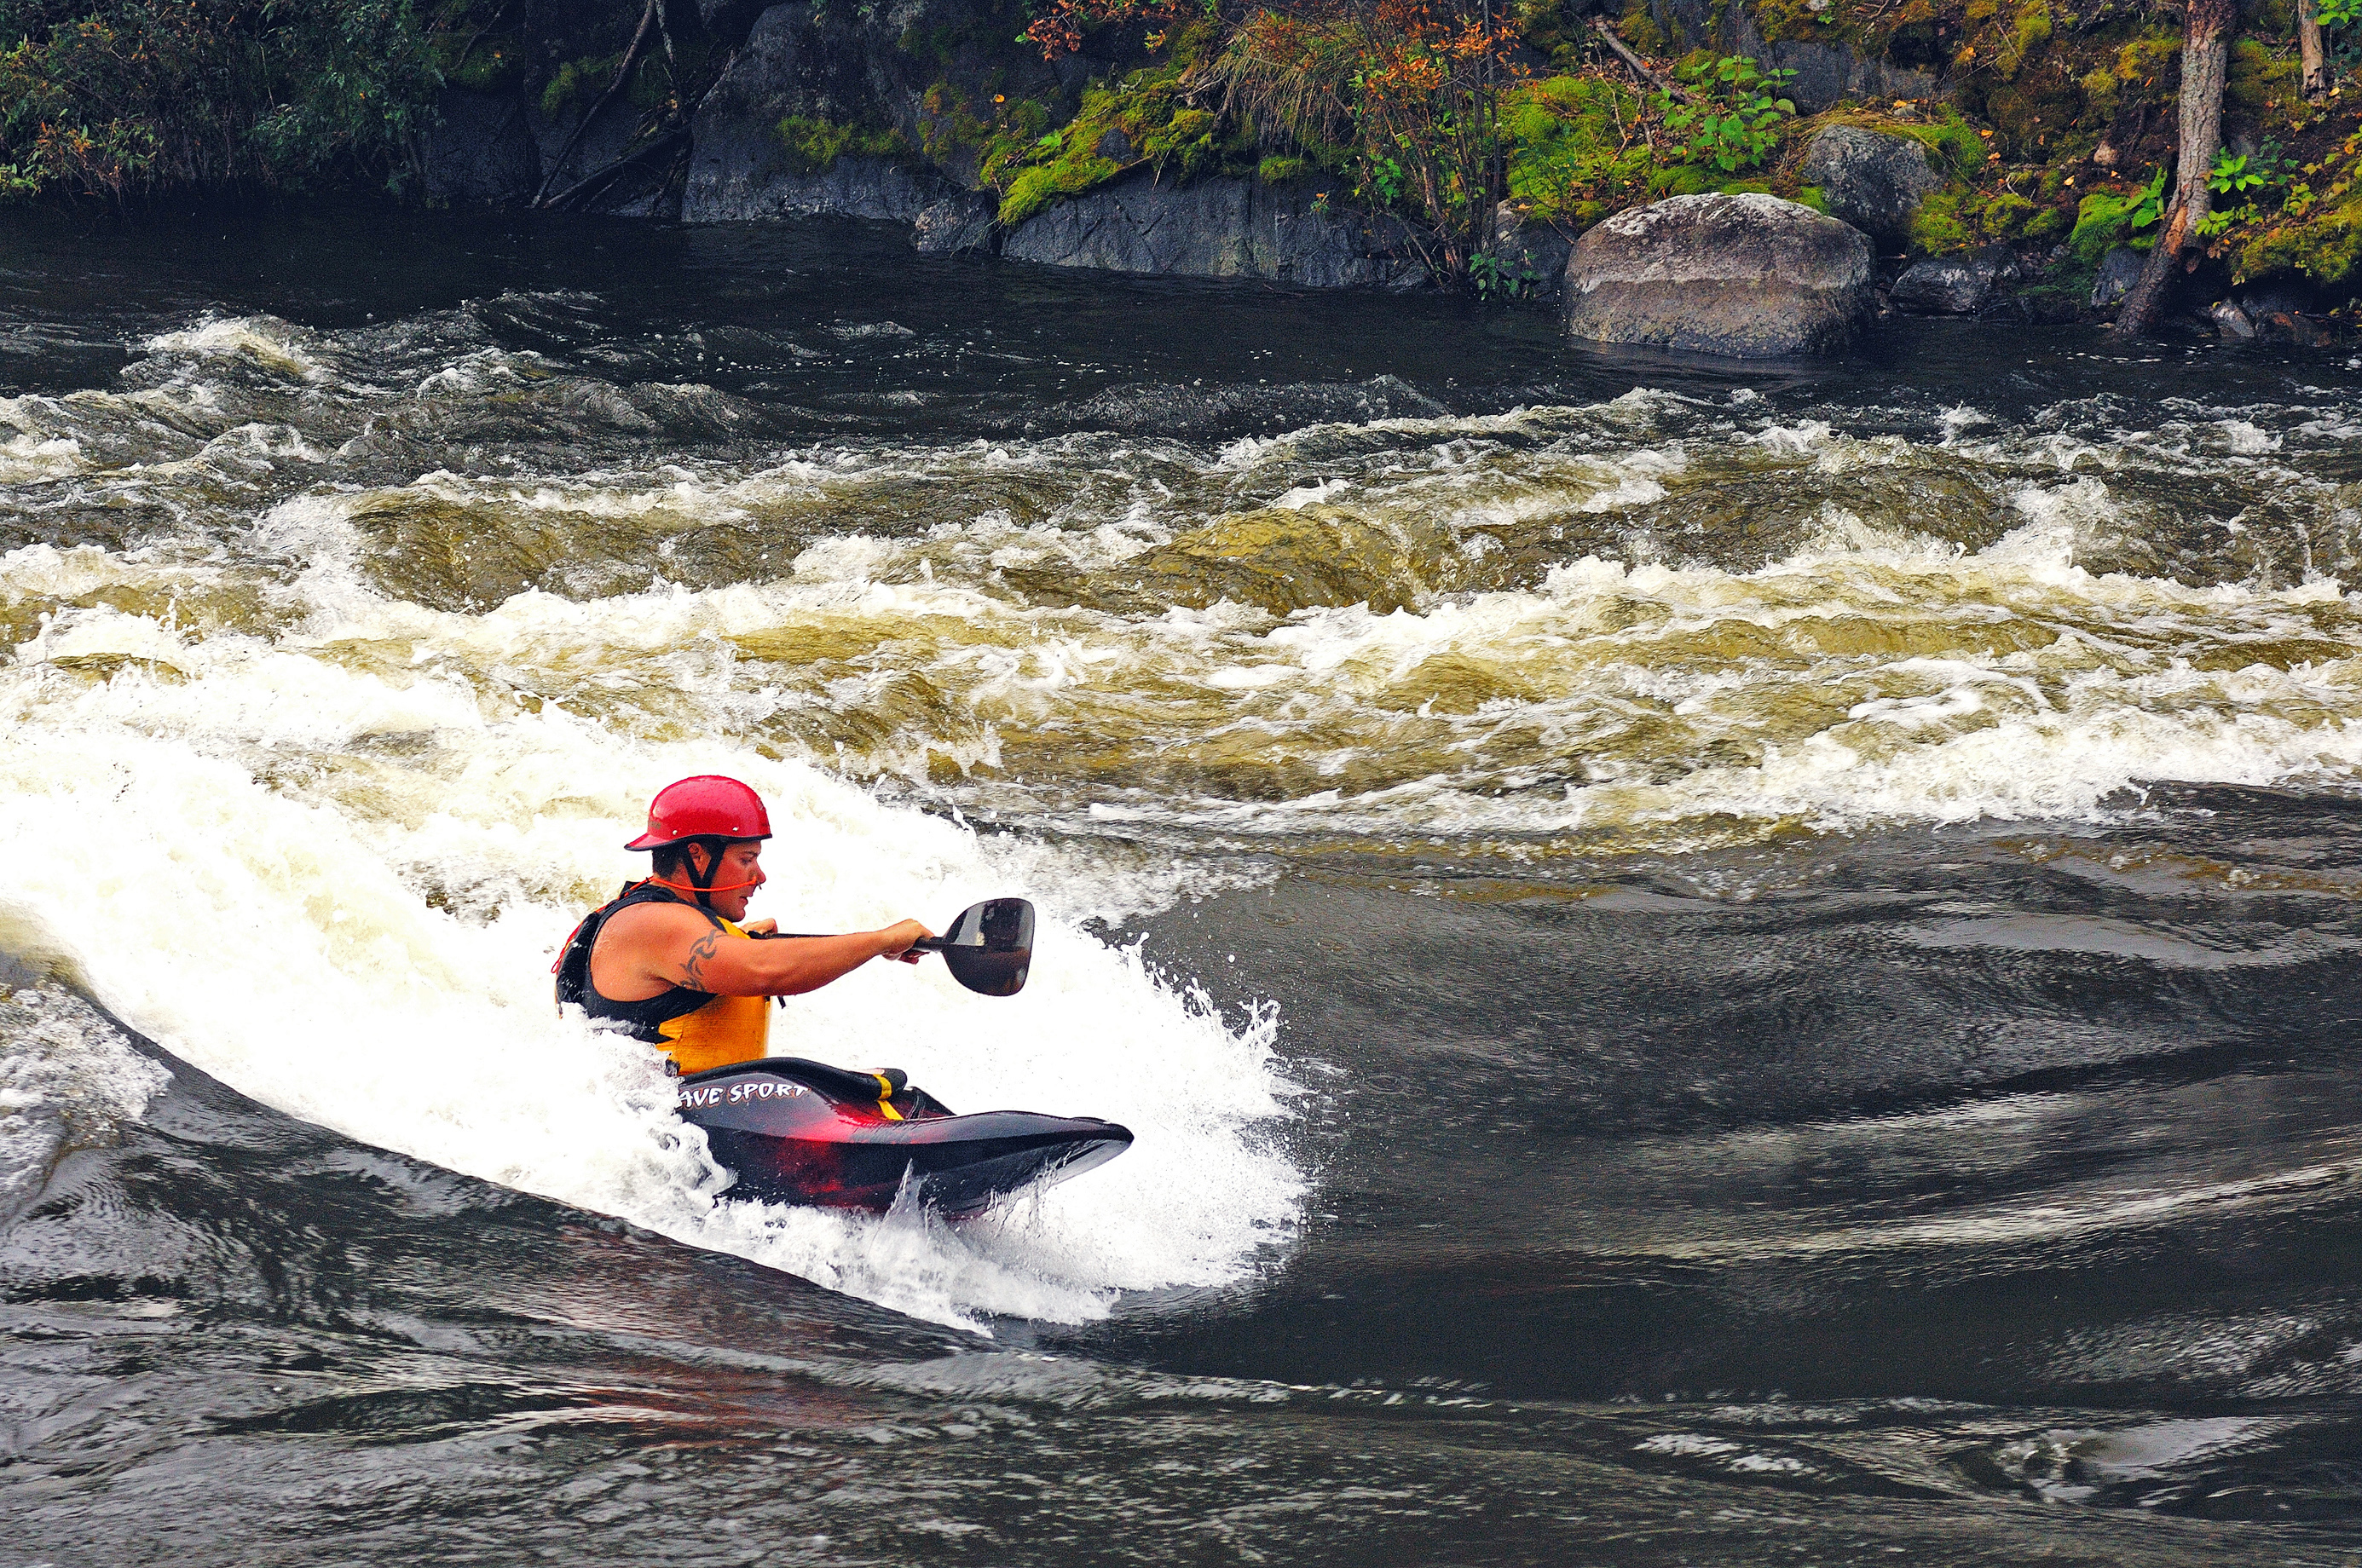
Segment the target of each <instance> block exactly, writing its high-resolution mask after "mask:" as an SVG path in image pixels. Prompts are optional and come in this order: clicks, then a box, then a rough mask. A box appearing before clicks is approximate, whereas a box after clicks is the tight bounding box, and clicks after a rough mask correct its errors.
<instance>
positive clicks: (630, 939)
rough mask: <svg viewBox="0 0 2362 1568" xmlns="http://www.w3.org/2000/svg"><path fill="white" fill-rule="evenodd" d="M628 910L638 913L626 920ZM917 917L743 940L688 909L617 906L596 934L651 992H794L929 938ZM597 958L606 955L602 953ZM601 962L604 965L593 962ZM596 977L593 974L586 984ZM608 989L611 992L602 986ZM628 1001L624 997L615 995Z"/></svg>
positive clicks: (642, 987)
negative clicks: (832, 933)
mask: <svg viewBox="0 0 2362 1568" xmlns="http://www.w3.org/2000/svg"><path fill="white" fill-rule="evenodd" d="M626 916H638V918H635V919H630V920H629V921H628V923H627V921H626V918H625V917H626ZM931 934H932V933H930V932H929V931H928V930H927V928H926V927H923V926H922V925H920V924H919V923H918V922H917V921H915V920H904V921H902V922H900V924H897V925H893V926H889V927H884V928H883V929H881V930H877V931H850V932H847V933H845V934H844V935H843V936H839V937H783V938H770V939H767V940H764V941H744V940H741V939H740V938H735V937H731V936H727V935H725V934H723V932H721V931H717V930H715V929H714V928H713V927H712V925H711V924H710V923H709V922H708V921H706V919H705V918H704V917H703V916H700V915H698V914H697V913H695V912H694V911H692V910H688V909H679V908H671V909H668V908H665V907H662V906H661V905H655V906H651V905H640V906H639V907H636V908H633V909H627V910H624V911H623V912H622V914H621V915H619V916H617V917H616V919H615V920H614V921H613V924H611V926H610V927H609V928H608V930H607V931H606V932H604V933H602V936H601V939H600V946H601V948H602V949H604V948H606V947H607V946H608V944H609V943H610V942H613V944H615V946H616V948H618V949H619V950H618V951H617V952H615V953H614V954H613V957H614V958H615V959H619V960H621V961H620V964H619V965H618V967H621V968H624V969H625V970H627V971H628V972H629V973H630V974H631V975H632V976H633V977H634V979H635V980H636V981H641V982H642V983H641V984H639V985H635V986H634V987H633V988H632V989H635V990H643V991H646V992H648V993H649V994H654V993H655V992H656V991H657V989H659V988H661V987H662V986H666V985H685V986H688V987H690V989H691V990H694V991H702V992H708V993H709V994H712V995H715V996H800V995H802V994H803V993H804V992H808V991H817V990H818V989H820V988H821V987H822V986H823V985H826V984H828V983H829V981H833V980H836V979H839V978H841V977H843V976H844V975H847V974H850V973H851V972H852V971H853V970H856V969H859V968H860V967H861V966H862V965H863V964H866V963H867V962H868V961H869V960H870V959H877V958H888V957H899V956H900V955H901V954H903V953H905V952H907V951H908V950H909V948H910V946H911V943H912V942H915V941H917V940H918V939H919V938H922V937H925V936H929V935H931ZM598 956H599V957H600V958H602V959H603V958H606V957H608V956H609V955H608V954H607V953H606V952H605V951H603V950H602V952H601V953H600V954H599V955H598ZM598 967H600V968H604V967H605V966H604V965H600V966H598ZM597 982H598V976H597V975H595V974H594V975H593V976H592V983H594V984H596V983H597ZM600 989H601V990H602V991H604V992H606V993H607V994H608V995H611V996H612V995H614V994H615V993H614V992H612V991H607V988H606V987H605V986H601V987H600ZM618 1000H630V998H618Z"/></svg>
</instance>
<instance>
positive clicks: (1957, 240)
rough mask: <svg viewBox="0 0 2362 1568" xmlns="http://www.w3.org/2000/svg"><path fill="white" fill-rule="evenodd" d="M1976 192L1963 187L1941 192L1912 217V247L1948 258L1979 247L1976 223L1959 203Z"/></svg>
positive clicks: (1935, 194)
mask: <svg viewBox="0 0 2362 1568" xmlns="http://www.w3.org/2000/svg"><path fill="white" fill-rule="evenodd" d="M1974 194H1975V192H1972V191H1970V190H1968V189H1966V188H1965V187H1961V186H1957V185H1956V186H1951V187H1949V188H1948V189H1945V190H1942V191H1938V192H1935V193H1934V194H1933V195H1931V196H1929V197H1928V198H1927V199H1926V201H1924V202H1922V203H1919V210H1918V211H1917V212H1915V213H1914V214H1911V248H1912V249H1913V250H1915V251H1917V252H1919V253H1920V254H1922V255H1926V256H1948V255H1950V254H1951V253H1952V252H1954V251H1959V250H1971V249H1974V248H1975V247H1976V244H1977V233H1976V226H1975V221H1974V219H1973V218H1972V217H1970V216H1966V215H1964V214H1962V213H1961V211H1960V203H1962V202H1963V201H1964V200H1966V199H1967V198H1969V197H1970V196H1972V195H1974Z"/></svg>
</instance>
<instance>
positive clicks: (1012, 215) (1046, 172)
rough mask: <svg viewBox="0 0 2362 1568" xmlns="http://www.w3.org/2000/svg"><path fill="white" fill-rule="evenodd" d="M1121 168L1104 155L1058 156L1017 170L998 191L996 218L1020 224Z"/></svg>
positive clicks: (1111, 177) (1080, 192)
mask: <svg viewBox="0 0 2362 1568" xmlns="http://www.w3.org/2000/svg"><path fill="white" fill-rule="evenodd" d="M1122 172H1123V168H1122V166H1121V165H1120V164H1117V163H1114V162H1111V161H1110V160H1109V159H1104V158H1088V157H1085V158H1075V159H1059V160H1058V161H1057V162H1055V163H1045V164H1038V165H1035V166H1034V167H1032V168H1030V169H1023V170H1019V171H1018V173H1017V176H1016V178H1014V179H1013V180H1011V181H1010V182H1009V189H1008V190H1007V191H1005V192H1002V193H1001V197H1000V221H1001V222H1002V223H1004V224H1021V223H1023V222H1024V221H1025V220H1026V219H1028V218H1030V217H1032V215H1033V214H1036V213H1038V212H1040V211H1042V210H1043V208H1045V207H1047V206H1049V205H1050V204H1051V203H1053V202H1056V201H1059V200H1062V199H1064V198H1065V197H1069V196H1079V195H1081V194H1083V192H1086V191H1089V190H1092V189H1093V188H1095V187H1097V186H1100V185H1104V184H1106V183H1107V182H1108V181H1110V180H1112V179H1114V178H1115V177H1116V176H1117V175H1119V174H1120V173H1122Z"/></svg>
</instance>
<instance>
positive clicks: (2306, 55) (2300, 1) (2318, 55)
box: [2296, 0, 2329, 103]
mask: <svg viewBox="0 0 2362 1568" xmlns="http://www.w3.org/2000/svg"><path fill="white" fill-rule="evenodd" d="M2296 48H2297V56H2298V58H2299V59H2301V60H2303V61H2304V95H2305V97H2306V98H2307V99H2308V100H2309V101H2312V102H2314V103H2318V102H2319V101H2320V100H2322V99H2323V98H2326V97H2328V96H2329V54H2328V51H2327V50H2326V49H2323V47H2322V42H2321V12H2320V6H2319V3H2318V0H2297V6H2296Z"/></svg>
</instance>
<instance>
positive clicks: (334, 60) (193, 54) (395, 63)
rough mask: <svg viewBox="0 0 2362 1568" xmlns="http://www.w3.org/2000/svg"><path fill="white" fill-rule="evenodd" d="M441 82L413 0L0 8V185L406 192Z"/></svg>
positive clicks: (116, 1) (27, 191)
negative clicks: (348, 182)
mask: <svg viewBox="0 0 2362 1568" xmlns="http://www.w3.org/2000/svg"><path fill="white" fill-rule="evenodd" d="M442 82H443V77H442V73H441V71H440V70H439V69H438V68H437V66H436V58H435V48H434V38H433V36H432V31H431V27H430V19H429V18H428V17H426V16H423V15H422V14H421V13H420V10H419V8H418V7H417V6H416V5H414V3H413V0H0V171H5V172H0V189H5V190H6V191H8V192H13V193H15V194H17V195H40V194H50V193H55V194H60V195H66V196H84V195H105V196H109V197H112V198H115V199H117V200H122V199H126V198H128V197H130V196H134V195H138V194H141V193H144V192H151V191H157V190H162V189H170V188H193V187H222V186H292V185H301V184H304V183H307V182H310V181H314V180H315V179H319V178H322V177H324V176H327V175H329V174H331V173H335V174H337V175H338V176H339V177H351V176H355V175H359V176H360V177H362V178H366V179H371V180H375V181H383V182H385V183H386V184H389V185H392V186H394V187H397V188H399V187H401V186H403V184H405V183H406V182H407V181H408V180H409V178H410V177H411V176H412V174H413V173H414V170H415V166H416V153H415V149H416V148H417V146H418V142H419V138H420V137H421V136H422V135H423V133H424V132H425V128H426V126H427V125H428V124H429V123H430V122H431V120H432V118H433V115H434V104H435V95H436V92H437V91H438V90H439V89H440V87H441V86H442Z"/></svg>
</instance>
